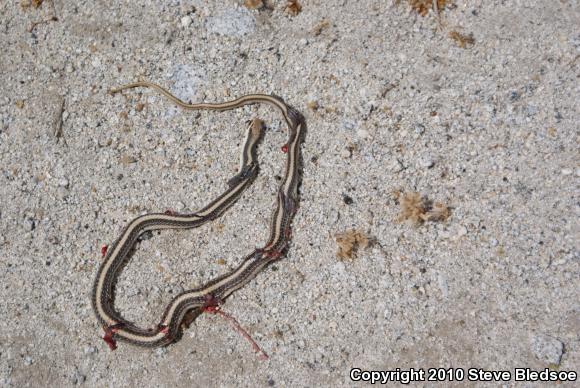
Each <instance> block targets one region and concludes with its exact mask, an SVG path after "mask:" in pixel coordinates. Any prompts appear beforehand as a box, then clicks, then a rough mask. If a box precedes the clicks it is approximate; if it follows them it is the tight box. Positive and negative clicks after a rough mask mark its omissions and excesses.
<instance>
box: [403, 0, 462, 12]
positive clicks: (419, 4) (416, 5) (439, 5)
mask: <svg viewBox="0 0 580 388" xmlns="http://www.w3.org/2000/svg"><path fill="white" fill-rule="evenodd" d="M399 2H400V1H397V4H398V3H399ZM407 2H408V3H409V5H410V6H411V8H412V9H413V10H414V11H415V12H417V13H418V14H419V15H421V16H426V15H427V14H428V13H429V11H430V10H432V9H433V8H434V7H433V6H435V8H436V9H435V12H436V13H437V14H438V13H439V11H441V10H443V9H444V8H445V6H446V5H447V4H450V3H451V1H450V0H407Z"/></svg>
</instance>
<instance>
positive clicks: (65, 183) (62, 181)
mask: <svg viewBox="0 0 580 388" xmlns="http://www.w3.org/2000/svg"><path fill="white" fill-rule="evenodd" d="M58 185H59V186H60V187H68V185H69V181H68V179H66V178H62V179H60V180H59V181H58Z"/></svg>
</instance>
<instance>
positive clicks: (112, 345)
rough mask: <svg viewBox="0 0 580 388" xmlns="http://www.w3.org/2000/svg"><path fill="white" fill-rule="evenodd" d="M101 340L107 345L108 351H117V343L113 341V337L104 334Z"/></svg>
mask: <svg viewBox="0 0 580 388" xmlns="http://www.w3.org/2000/svg"><path fill="white" fill-rule="evenodd" d="M103 339H104V340H105V342H106V343H107V345H109V349H111V351H113V350H115V349H117V342H116V341H115V340H114V339H113V336H112V335H111V334H105V335H104V336H103Z"/></svg>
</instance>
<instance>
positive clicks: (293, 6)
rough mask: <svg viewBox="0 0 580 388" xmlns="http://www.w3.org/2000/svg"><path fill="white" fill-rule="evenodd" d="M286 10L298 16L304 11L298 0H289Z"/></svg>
mask: <svg viewBox="0 0 580 388" xmlns="http://www.w3.org/2000/svg"><path fill="white" fill-rule="evenodd" d="M285 11H286V13H288V14H290V15H292V16H296V15H298V14H299V13H300V11H302V6H301V5H300V3H299V2H298V0H288V3H287V4H286V9H285Z"/></svg>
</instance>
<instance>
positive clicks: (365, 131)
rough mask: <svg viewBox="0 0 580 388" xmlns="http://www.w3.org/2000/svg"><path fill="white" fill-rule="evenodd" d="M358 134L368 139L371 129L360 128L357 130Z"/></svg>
mask: <svg viewBox="0 0 580 388" xmlns="http://www.w3.org/2000/svg"><path fill="white" fill-rule="evenodd" d="M356 135H357V136H358V137H360V138H361V139H366V138H368V137H369V135H370V134H369V131H367V130H366V129H359V130H357V131H356Z"/></svg>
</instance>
